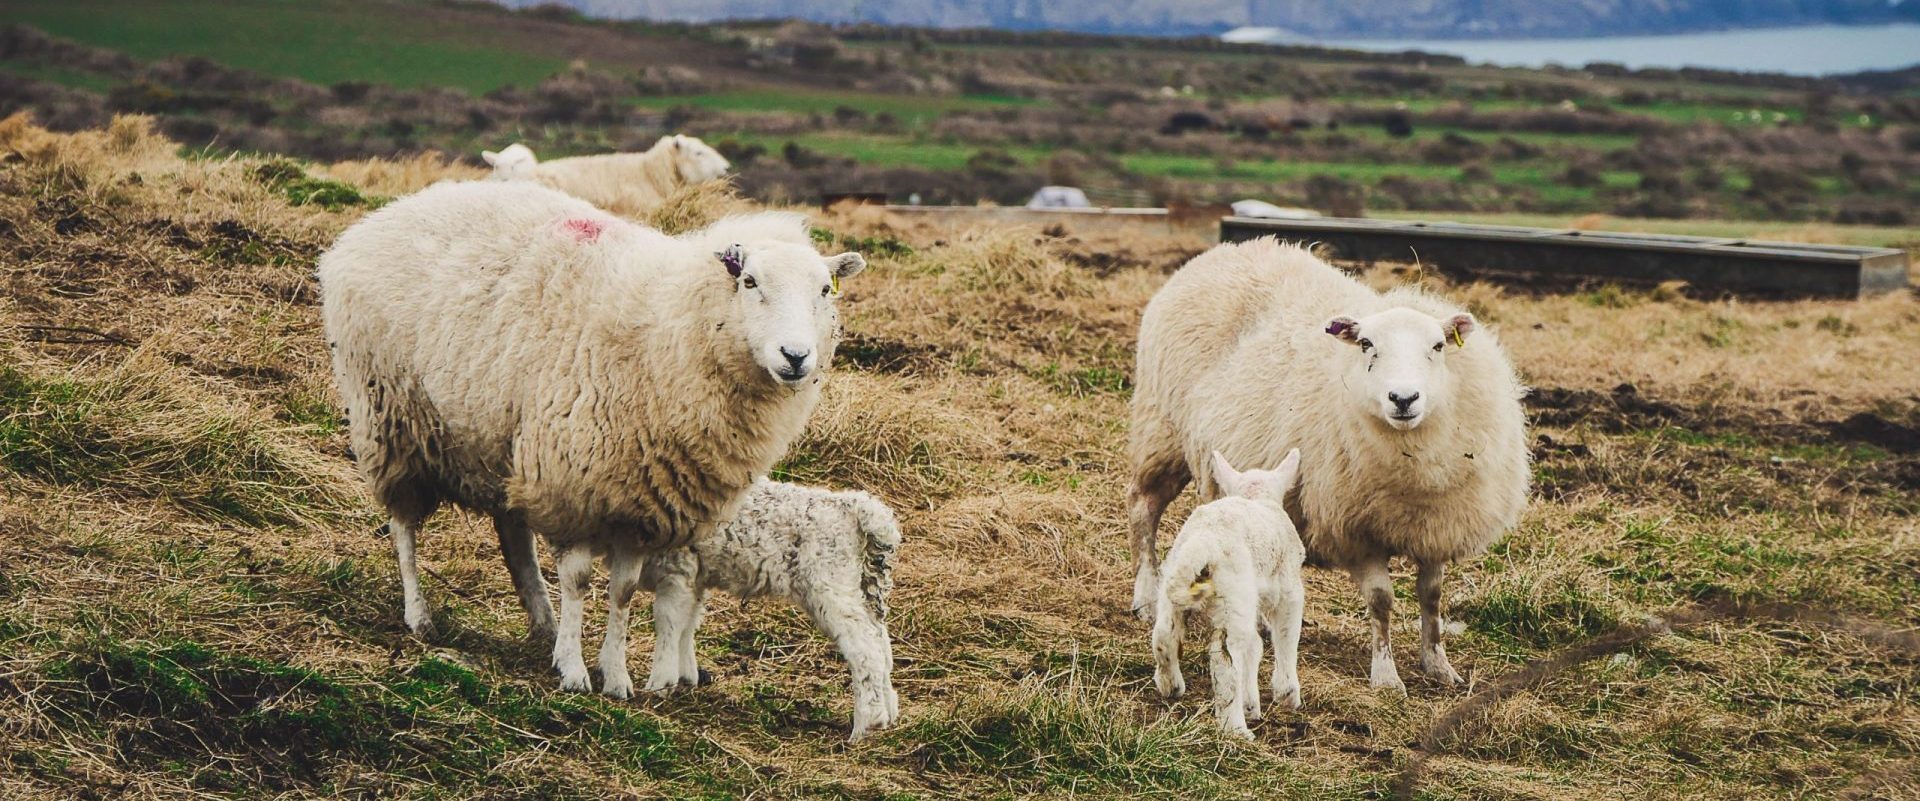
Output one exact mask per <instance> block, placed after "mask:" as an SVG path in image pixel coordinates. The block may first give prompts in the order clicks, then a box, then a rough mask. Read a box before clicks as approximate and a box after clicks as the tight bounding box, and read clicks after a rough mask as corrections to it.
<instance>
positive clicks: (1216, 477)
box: [1213, 451, 1242, 495]
mask: <svg viewBox="0 0 1920 801" xmlns="http://www.w3.org/2000/svg"><path fill="white" fill-rule="evenodd" d="M1240 479H1241V476H1240V471H1238V470H1235V469H1233V464H1232V463H1231V462H1228V461H1227V457H1225V456H1221V455H1220V452H1219V451H1214V452H1213V483H1214V484H1217V485H1219V487H1220V494H1221V495H1239V494H1240V487H1241V484H1242V482H1241V480H1240Z"/></svg>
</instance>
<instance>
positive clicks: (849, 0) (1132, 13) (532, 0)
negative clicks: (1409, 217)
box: [496, 0, 1920, 39]
mask: <svg viewBox="0 0 1920 801" xmlns="http://www.w3.org/2000/svg"><path fill="white" fill-rule="evenodd" d="M496 2H499V3H501V4H502V5H507V6H511V7H529V6H537V5H561V6H566V7H569V8H573V9H575V10H578V11H580V12H581V13H584V14H587V15H588V16H594V17H604V18H611V19H650V20H674V21H682V22H714V21H720V20H729V19H776V18H799V19H805V20H809V21H812V22H822V23H858V22H872V23H881V24H888V25H911V26H922V27H934V28H999V29H1007V30H1070V31H1082V32H1089V33H1124V34H1168V35H1191V34H1218V33H1223V32H1225V31H1228V30H1231V29H1234V28H1241V27H1271V28H1281V29H1285V30H1287V31H1290V32H1293V33H1297V34H1300V35H1302V36H1305V37H1337V38H1364V37H1380V38H1476V37H1484V38H1490V39H1497V38H1519V37H1574V36H1611V35H1629V34H1658V33H1687V32H1695V31H1707V30H1726V29H1739V28H1764V27H1782V26H1790V25H1808V24H1821V23H1838V24H1876V23H1887V22H1900V21H1920V0H1892V1H1891V2H1890V1H1889V0H1580V1H1579V2H1561V3H1542V2H1538V1H1537V0H1405V1H1404V2H1396V1H1395V0H1117V1H1116V2H1089V1H1088V0H1081V2H1063V1H1061V0H1054V1H1052V2H1043V0H975V1H974V2H965V1H964V0H895V1H894V2H889V3H885V4H881V3H873V2H870V0H823V1H820V2H809V3H806V4H804V8H800V7H797V6H796V4H792V3H787V2H776V1H775V0H496Z"/></svg>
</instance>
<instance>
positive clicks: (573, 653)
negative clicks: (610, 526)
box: [553, 545, 593, 692]
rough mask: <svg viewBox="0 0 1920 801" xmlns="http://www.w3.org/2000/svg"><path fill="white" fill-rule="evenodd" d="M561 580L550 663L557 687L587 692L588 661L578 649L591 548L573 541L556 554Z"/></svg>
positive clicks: (585, 607) (590, 687)
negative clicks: (557, 617)
mask: <svg viewBox="0 0 1920 801" xmlns="http://www.w3.org/2000/svg"><path fill="white" fill-rule="evenodd" d="M555 556H556V558H555V562H556V567H557V568H558V570H559V580H560V627H559V630H557V631H555V632H554V637H553V666H554V667H555V668H557V669H558V670H559V671H560V689H562V690H567V691H569V692H587V691H589V690H592V689H593V683H592V682H591V681H589V680H588V679H587V662H586V659H585V657H583V656H582V655H581V653H580V627H581V625H582V623H584V622H585V620H586V613H587V582H588V581H590V580H591V579H592V578H593V552H592V551H590V550H588V549H587V548H586V547H584V546H579V545H573V546H567V547H563V548H560V549H559V552H558V553H557V554H556V555H555Z"/></svg>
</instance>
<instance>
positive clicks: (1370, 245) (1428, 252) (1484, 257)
mask: <svg viewBox="0 0 1920 801" xmlns="http://www.w3.org/2000/svg"><path fill="white" fill-rule="evenodd" d="M1262 236H1277V237H1279V238H1281V239H1283V240H1287V241H1296V242H1310V243H1319V244H1320V245H1323V246H1325V247H1326V248H1327V249H1328V250H1329V251H1330V252H1329V253H1328V254H1327V255H1329V256H1331V257H1333V258H1337V259H1350V260H1354V261H1396V262H1410V263H1419V264H1422V265H1429V266H1433V267H1437V268H1439V269H1440V270H1441V271H1443V272H1448V273H1453V274H1457V275H1460V276H1462V277H1466V278H1478V279H1485V280H1490V281H1495V282H1518V283H1527V284H1547V285H1577V284H1582V283H1617V284H1628V285H1643V286H1652V285H1656V284H1660V283H1663V282H1667V281H1685V282H1687V284H1688V285H1689V286H1691V287H1692V288H1693V289H1694V290H1695V291H1699V292H1706V293H1724V294H1732V295H1741V296H1749V297H1764V298H1861V297H1866V296H1869V295H1876V294H1880V293H1884V292H1894V291H1899V290H1904V289H1906V288H1907V253H1906V251H1904V250H1897V249H1893V248H1869V247H1850V246H1841V245H1806V244H1800V243H1797V242H1766V241H1761V240H1753V239H1726V238H1715V237H1704V236H1667V235H1663V234H1629V233H1614V232H1611V231H1572V230H1563V229H1551V228H1520V227H1516V226H1508V225H1470V224H1466V223H1424V222H1404V221H1398V220H1359V219H1342V218H1322V219H1317V220H1275V219H1256V218H1252V217H1226V218H1224V219H1222V220H1221V221H1220V241H1222V242H1240V241H1244V240H1248V239H1254V238H1256V237H1262Z"/></svg>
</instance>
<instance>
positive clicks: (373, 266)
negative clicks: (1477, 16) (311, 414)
mask: <svg viewBox="0 0 1920 801" xmlns="http://www.w3.org/2000/svg"><path fill="white" fill-rule="evenodd" d="M865 265H866V262H865V260H863V259H862V258H861V257H860V255H859V254H857V253H842V254H840V255H837V256H829V257H823V256H821V255H820V254H819V253H818V252H816V251H815V250H814V249H813V246H812V244H811V242H810V238H809V236H808V233H807V227H806V223H805V221H804V219H802V218H801V217H800V216H799V215H796V214H787V213H764V214H755V215H747V216H743V217H734V218H729V219H725V220H722V221H720V222H719V223H716V224H714V225H713V226H711V227H709V228H707V229H706V230H704V231H698V232H694V233H691V234H687V235H684V236H681V237H670V236H666V235H664V234H662V233H660V232H658V231H654V230H652V229H649V228H644V227H642V226H638V225H634V224H632V223H628V222H624V221H622V220H619V219H617V218H614V217H611V216H609V215H607V214H606V213H605V212H603V211H600V210H598V209H596V208H594V207H592V206H590V205H588V204H587V203H586V202H584V201H581V200H578V199H575V198H571V197H568V196H566V195H564V194H561V193H559V192H556V191H554V190H551V189H547V188H545V187H541V186H536V185H533V184H529V183H497V182H471V183H449V184H439V185H436V186H433V187H430V188H428V189H426V190H425V191H422V192H420V193H418V194H415V195H411V196H409V197H405V198H402V199H400V200H398V201H396V202H394V203H393V204H391V205H389V206H387V207H385V208H383V209H381V210H379V211H376V212H374V213H372V214H369V215H367V217H366V218H364V219H362V220H361V221H360V222H358V223H355V224H354V225H353V226H352V227H351V228H348V229H347V231H346V232H345V233H343V234H341V235H340V238H339V240H338V241H336V242H335V243H334V245H333V247H332V248H331V249H329V250H328V251H327V252H326V253H325V254H324V255H322V256H321V258H320V266H319V277H320V286H321V291H322V297H323V304H322V312H321V316H322V319H323V321H324V323H325V327H326V333H327V342H328V345H329V347H330V348H332V350H333V367H334V377H335V380H336V381H337V382H338V384H339V388H340V394H341V398H342V400H343V401H344V403H345V409H346V413H347V417H348V420H349V421H350V422H349V438H350V442H351V445H352V447H353V449H354V452H355V453H356V454H357V457H358V462H359V468H360V471H361V473H362V474H363V475H364V476H365V477H366V479H367V482H368V484H369V485H370V487H371V489H372V491H373V495H374V498H375V500H376V501H377V502H378V503H379V504H380V505H381V506H382V507H384V508H385V509H386V511H387V513H388V514H389V515H390V516H391V519H390V520H389V522H388V530H389V531H390V532H391V533H392V535H393V542H394V549H395V552H396V554H397V555H398V557H399V560H400V580H401V587H402V591H403V592H404V594H405V599H406V622H407V625H408V627H409V628H411V629H412V630H413V631H414V632H415V633H417V634H425V633H426V632H427V631H428V630H429V627H430V625H431V619H430V617H429V615H428V613H427V606H426V602H425V600H424V599H423V598H422V597H421V595H420V586H419V577H418V575H417V567H416V566H415V557H414V533H415V532H416V531H417V530H418V528H419V526H420V524H421V523H422V522H423V521H425V520H426V519H427V517H428V516H429V515H431V514H432V513H433V512H434V510H435V509H437V508H438V507H439V506H440V504H441V503H443V502H449V501H450V502H453V503H457V504H460V505H462V506H465V507H467V508H470V509H473V510H475V511H479V512H482V513H485V514H489V515H492V517H493V522H494V527H495V529H496V531H497V532H498V533H499V536H500V548H501V551H502V553H503V554H504V555H505V556H506V560H507V565H508V567H509V569H510V571H511V573H512V575H513V580H514V586H515V587H516V588H517V589H518V591H519V593H520V599H521V603H522V604H523V605H524V606H525V607H526V610H527V614H528V617H529V620H530V627H529V628H530V633H531V634H532V635H533V636H535V637H543V636H546V635H547V634H548V633H549V632H553V631H554V619H553V611H552V609H551V607H550V606H549V605H548V602H547V592H546V586H545V584H544V582H543V581H542V580H541V577H540V570H539V567H538V565H537V564H536V563H535V561H534V554H533V539H532V533H531V532H533V531H538V532H540V533H541V535H543V536H545V537H546V538H547V540H548V542H549V543H550V544H551V545H552V546H553V549H554V551H555V553H556V556H557V561H558V567H559V571H558V572H559V580H560V621H559V627H558V631H557V632H556V633H555V636H554V646H553V648H554V651H553V659H554V665H555V667H557V668H559V669H560V673H561V686H562V687H563V688H565V689H569V690H586V689H588V687H589V684H588V679H587V668H586V664H585V662H584V661H583V660H582V658H581V654H580V628H581V621H582V615H583V614H584V603H585V592H586V587H587V580H588V578H589V576H590V573H591V569H592V555H593V553H595V552H604V553H606V554H607V556H608V568H609V573H610V574H611V576H610V585H611V586H612V587H613V588H615V590H616V592H615V593H614V594H613V597H612V598H611V600H612V604H613V608H614V610H616V614H618V615H622V616H623V615H624V609H625V607H626V604H627V602H628V600H629V599H630V597H631V593H632V587H633V586H634V585H635V577H636V576H637V575H638V574H639V570H640V556H641V555H643V554H644V553H647V552H651V551H658V550H662V549H667V548H678V547H683V546H685V545H687V544H689V543H692V542H695V541H697V540H701V539H704V538H706V537H708V536H710V535H711V534H712V533H713V531H714V529H715V528H716V523H715V521H725V520H728V519H730V518H732V517H733V515H734V513H735V510H736V509H737V508H738V506H739V503H740V500H741V498H742V497H744V495H745V492H746V489H747V487H748V486H750V485H751V484H752V483H753V479H754V477H755V476H758V475H763V474H765V473H766V471H767V470H769V469H771V468H772V467H773V464H774V462H775V461H776V460H778V459H779V458H780V457H781V456H782V455H784V454H785V453H786V450H787V447H788V446H789V445H790V444H791V443H792V441H793V440H794V438H795V437H797V436H798V435H799V434H800V431H801V429H802V428H803V427H804V426H805V425H806V421H807V417H808V416H809V415H810V414H811V413H812V412H813V408H814V406H815V405H816V404H817V403H818V402H819V399H820V391H821V381H822V379H823V378H824V371H825V369H826V367H827V365H828V364H829V363H830V362H831V360H832V358H833V351H834V345H835V343H836V342H837V339H838V336H839V321H840V315H839V311H838V309H837V308H836V303H837V300H836V298H837V296H838V293H836V292H835V291H834V285H835V284H836V282H837V281H838V280H839V279H841V278H844V277H847V276H850V275H853V274H855V273H858V272H859V271H860V270H861V268H863V267H864V266H865ZM610 616H611V615H610ZM622 619H624V618H623V617H622ZM617 630H618V629H616V631H617ZM620 640H621V641H622V642H624V637H621V638H620ZM601 659H602V662H601V670H602V676H603V680H604V683H605V684H604V686H605V688H606V691H607V692H608V693H609V694H611V695H615V696H624V695H626V694H627V693H628V692H629V691H630V688H631V685H632V680H631V679H630V678H629V677H628V676H627V667H626V659H625V656H624V653H615V652H611V651H607V650H604V649H603V650H602V652H601Z"/></svg>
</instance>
